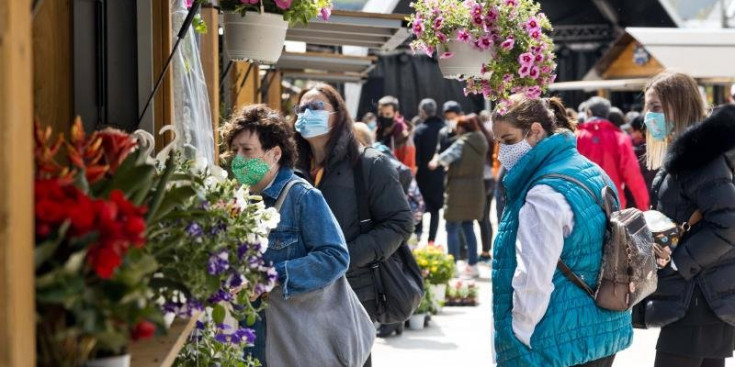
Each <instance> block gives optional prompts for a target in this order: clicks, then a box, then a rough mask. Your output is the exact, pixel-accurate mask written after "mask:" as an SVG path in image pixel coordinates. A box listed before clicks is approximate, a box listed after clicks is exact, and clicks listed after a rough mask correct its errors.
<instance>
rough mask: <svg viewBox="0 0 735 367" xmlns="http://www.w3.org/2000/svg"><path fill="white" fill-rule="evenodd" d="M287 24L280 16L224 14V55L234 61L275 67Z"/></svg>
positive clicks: (248, 13)
mask: <svg viewBox="0 0 735 367" xmlns="http://www.w3.org/2000/svg"><path fill="white" fill-rule="evenodd" d="M287 29H288V22H286V21H285V20H283V16H282V15H280V14H272V13H263V14H261V13H256V12H247V13H245V16H241V15H240V14H239V13H232V12H227V13H225V52H226V53H227V55H228V56H229V57H230V58H232V59H233V60H251V61H254V62H257V63H262V64H275V63H276V61H278V58H279V57H281V51H282V50H283V44H284V43H285V42H286V30H287Z"/></svg>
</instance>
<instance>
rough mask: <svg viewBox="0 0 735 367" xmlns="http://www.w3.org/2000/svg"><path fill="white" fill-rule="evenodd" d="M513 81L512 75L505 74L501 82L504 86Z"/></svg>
mask: <svg viewBox="0 0 735 367" xmlns="http://www.w3.org/2000/svg"><path fill="white" fill-rule="evenodd" d="M512 81H513V75H512V74H505V75H503V82H504V83H505V84H510V82H512Z"/></svg>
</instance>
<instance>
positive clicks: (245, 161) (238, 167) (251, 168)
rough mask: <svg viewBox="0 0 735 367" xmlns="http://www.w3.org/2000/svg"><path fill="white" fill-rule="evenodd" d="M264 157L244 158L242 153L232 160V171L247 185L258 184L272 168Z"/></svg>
mask: <svg viewBox="0 0 735 367" xmlns="http://www.w3.org/2000/svg"><path fill="white" fill-rule="evenodd" d="M271 167H272V166H269V165H268V163H266V161H265V160H263V157H259V158H243V157H242V156H241V155H237V156H235V159H233V160H232V173H233V174H234V175H235V178H236V179H237V181H238V182H240V183H241V184H243V185H247V186H250V187H252V186H254V185H257V184H258V182H260V181H261V180H263V177H265V175H266V174H267V173H268V171H270V170H271Z"/></svg>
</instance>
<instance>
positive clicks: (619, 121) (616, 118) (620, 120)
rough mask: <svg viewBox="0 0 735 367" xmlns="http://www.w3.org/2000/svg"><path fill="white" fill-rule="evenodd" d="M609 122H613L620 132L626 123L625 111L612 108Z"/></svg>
mask: <svg viewBox="0 0 735 367" xmlns="http://www.w3.org/2000/svg"><path fill="white" fill-rule="evenodd" d="M607 120H608V121H610V122H612V124H613V125H615V126H617V127H618V129H620V130H622V129H623V125H625V123H626V121H625V115H624V114H623V111H622V110H621V109H619V108H617V107H611V108H610V113H609V114H608V115H607Z"/></svg>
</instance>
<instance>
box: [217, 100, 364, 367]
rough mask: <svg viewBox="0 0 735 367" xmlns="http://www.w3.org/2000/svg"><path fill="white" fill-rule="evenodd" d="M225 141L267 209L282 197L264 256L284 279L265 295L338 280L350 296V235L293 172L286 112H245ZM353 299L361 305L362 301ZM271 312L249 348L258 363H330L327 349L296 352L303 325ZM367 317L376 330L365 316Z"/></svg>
mask: <svg viewBox="0 0 735 367" xmlns="http://www.w3.org/2000/svg"><path fill="white" fill-rule="evenodd" d="M223 141H224V143H225V144H226V146H227V148H228V152H227V154H226V159H228V160H231V171H232V173H233V174H234V176H235V177H236V178H237V180H238V181H239V182H240V183H241V184H243V185H246V186H248V187H249V188H250V191H251V192H253V193H256V194H260V195H261V196H262V197H263V201H264V203H265V205H266V206H267V207H273V206H274V204H275V203H276V201H277V200H280V199H279V198H281V196H282V194H283V202H282V206H281V208H280V211H279V212H280V222H279V223H278V226H277V227H276V228H275V229H274V230H272V231H271V232H270V234H269V236H268V246H267V250H265V253H264V255H263V256H264V259H265V261H266V263H272V264H273V266H274V268H275V269H276V271H277V273H278V287H276V289H274V291H273V292H272V293H271V294H270V295H268V296H267V297H268V298H269V299H270V301H269V302H270V303H271V306H273V304H274V302H275V300H276V299H278V300H284V301H283V302H287V301H288V300H294V302H302V300H303V299H309V298H311V299H313V298H314V297H315V296H314V295H315V294H317V293H315V292H322V290H325V289H334V288H333V287H332V286H333V285H339V284H340V283H339V282H340V280H341V281H342V283H343V284H345V289H347V290H348V291H349V292H351V290H349V287H348V286H346V282H345V281H344V279H340V278H342V277H343V276H344V274H345V272H346V271H347V267H348V265H349V260H350V257H349V253H348V251H347V245H346V243H345V239H344V236H342V231H341V230H340V227H339V224H338V223H337V220H336V219H335V217H334V215H332V212H331V211H330V210H329V207H328V206H327V203H326V201H325V200H324V197H323V196H322V194H321V192H320V191H319V190H317V189H315V188H314V187H313V186H311V185H310V184H309V183H308V182H306V181H305V180H303V179H301V178H299V177H298V176H296V175H295V174H294V171H293V165H294V163H295V161H296V145H295V143H294V140H293V130H292V129H291V127H290V126H289V125H288V124H287V123H286V122H285V121H284V120H283V117H282V116H281V114H280V113H278V112H276V111H274V110H271V109H270V108H268V107H266V106H264V105H256V106H249V107H246V108H245V109H243V110H242V111H241V112H239V113H237V114H235V115H234V116H233V118H232V119H231V121H229V122H228V123H227V124H225V126H224V131H223ZM244 245H247V246H263V244H244ZM243 261H245V260H243ZM352 296H353V297H354V294H353V295H352ZM277 297H278V298H277ZM354 301H355V302H354V304H355V305H356V306H357V307H359V302H358V301H357V299H356V297H355V299H354ZM258 302H259V301H258ZM300 304H302V303H300ZM272 308H273V307H271V308H270V309H266V311H265V312H263V313H261V315H260V316H261V318H260V319H259V321H258V322H257V323H256V324H255V326H254V327H253V328H254V329H255V331H256V341H255V346H254V347H253V348H248V349H247V350H246V353H250V354H252V355H253V356H254V357H257V358H258V359H259V360H260V361H261V362H262V363H263V365H264V366H267V365H269V364H271V365H273V366H288V365H297V364H298V365H307V366H310V365H324V364H323V363H328V362H324V361H323V360H322V359H319V356H317V355H316V354H314V353H317V352H322V353H321V354H322V356H323V355H325V354H329V353H324V351H323V350H322V351H310V350H303V348H302V349H299V348H293V347H292V344H290V343H292V340H291V339H290V338H291V336H293V335H294V332H295V331H298V330H300V329H299V327H298V326H297V325H294V324H291V323H289V321H288V320H284V319H285V318H281V319H278V318H275V317H271V316H272V314H271V313H269V312H271V309H272ZM359 309H360V310H362V309H361V308H359ZM312 316H313V317H315V318H318V317H319V316H324V315H312ZM363 316H364V319H365V321H366V323H367V324H370V320H369V316H368V315H367V314H366V313H365V312H364V311H363ZM370 325H371V324H370ZM337 327H340V326H339V325H338V324H328V323H325V324H324V325H323V330H312V331H310V332H312V333H314V335H324V334H325V333H329V332H330V330H332V329H334V328H337ZM330 328H331V329H330ZM266 329H267V332H266ZM355 334H356V335H357V332H355ZM296 335H298V334H296ZM266 344H267V345H268V348H266ZM303 345H308V343H307V344H303V343H302V346H303ZM306 349H309V348H308V347H307V348H306ZM365 358H367V356H365ZM296 361H298V362H296ZM361 362H362V361H361Z"/></svg>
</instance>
